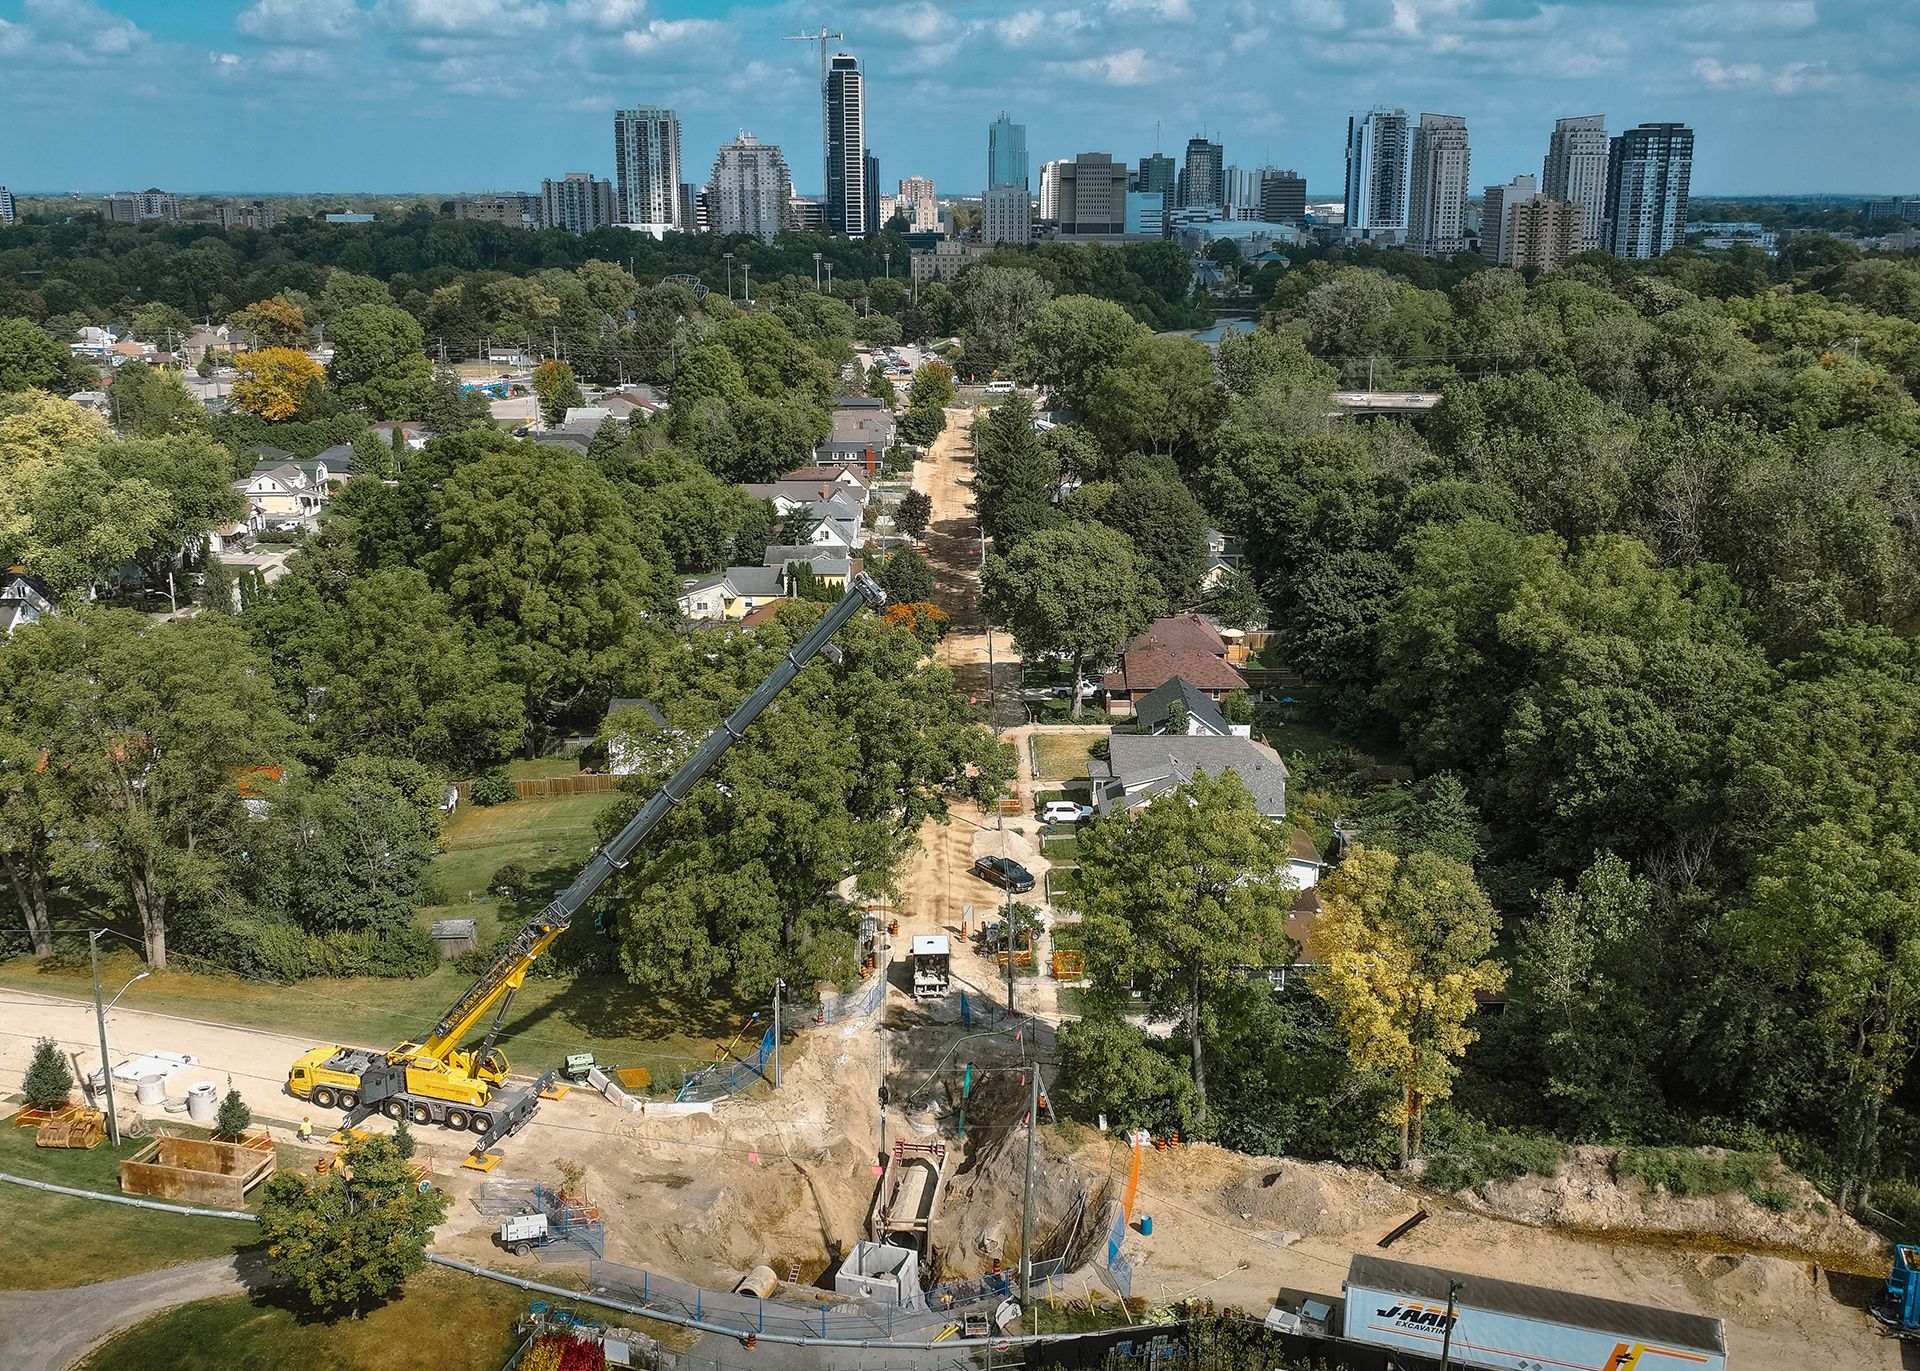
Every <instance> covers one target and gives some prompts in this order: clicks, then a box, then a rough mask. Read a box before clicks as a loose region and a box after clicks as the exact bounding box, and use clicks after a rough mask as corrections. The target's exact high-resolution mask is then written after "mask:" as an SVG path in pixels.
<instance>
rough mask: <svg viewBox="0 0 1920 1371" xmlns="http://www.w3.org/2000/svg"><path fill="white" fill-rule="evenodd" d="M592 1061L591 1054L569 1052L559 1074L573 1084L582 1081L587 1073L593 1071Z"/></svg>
mask: <svg viewBox="0 0 1920 1371" xmlns="http://www.w3.org/2000/svg"><path fill="white" fill-rule="evenodd" d="M593 1067H594V1061H593V1053H591V1052H569V1053H568V1054H567V1060H566V1061H565V1062H564V1063H562V1065H561V1067H560V1074H561V1075H562V1076H565V1077H566V1078H567V1079H568V1080H570V1081H573V1082H576V1083H578V1082H580V1081H584V1080H585V1079H586V1078H587V1073H588V1072H589V1071H591V1070H593Z"/></svg>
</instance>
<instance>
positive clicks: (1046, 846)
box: [1040, 828, 1080, 862]
mask: <svg viewBox="0 0 1920 1371" xmlns="http://www.w3.org/2000/svg"><path fill="white" fill-rule="evenodd" d="M1040 855H1041V856H1043V857H1045V858H1046V859H1047V860H1048V861H1050V862H1072V861H1078V860H1079V858H1080V839H1079V838H1078V837H1077V836H1076V835H1075V834H1074V831H1073V830H1072V829H1070V828H1069V829H1063V830H1061V831H1060V833H1058V834H1053V833H1048V834H1046V835H1045V836H1043V837H1042V838H1041V839H1040Z"/></svg>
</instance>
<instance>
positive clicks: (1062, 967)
mask: <svg viewBox="0 0 1920 1371" xmlns="http://www.w3.org/2000/svg"><path fill="white" fill-rule="evenodd" d="M1086 974H1087V954H1086V953H1084V952H1056V953H1054V954H1053V978H1054V979H1055V980H1056V981H1077V980H1079V979H1080V978H1081V977H1082V976H1084V975H1086Z"/></svg>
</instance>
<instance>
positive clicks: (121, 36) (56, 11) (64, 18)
mask: <svg viewBox="0 0 1920 1371" xmlns="http://www.w3.org/2000/svg"><path fill="white" fill-rule="evenodd" d="M26 8H27V19H28V20H29V21H30V23H31V24H32V27H33V31H34V37H35V38H38V39H41V40H46V39H65V40H66V43H65V44H64V45H63V46H65V47H67V48H69V49H70V50H71V51H72V52H73V53H74V54H75V55H76V56H79V57H81V58H82V59H86V58H98V59H106V58H113V57H125V56H127V55H128V54H129V53H131V52H132V51H133V50H134V49H135V48H137V47H140V46H141V45H143V44H145V43H146V42H147V41H148V37H147V34H146V32H145V30H143V29H141V28H140V27H139V26H138V25H136V24H134V23H133V22H132V21H131V20H128V19H124V18H122V17H121V16H119V15H117V14H113V13H111V12H110V11H107V10H104V9H102V8H100V6H98V5H96V4H94V3H92V0H27V6H26Z"/></svg>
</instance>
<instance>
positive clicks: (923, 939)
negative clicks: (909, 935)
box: [913, 933, 953, 1000]
mask: <svg viewBox="0 0 1920 1371" xmlns="http://www.w3.org/2000/svg"><path fill="white" fill-rule="evenodd" d="M952 961H953V953H952V949H951V947H950V946H949V945H948V943H947V939H946V935H945V934H941V933H933V934H926V933H923V934H920V935H919V936H917V937H916V938H914V940H913V998H914V999H916V1000H942V999H945V998H946V995H947V990H948V988H949V987H950V985H951V984H952Z"/></svg>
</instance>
